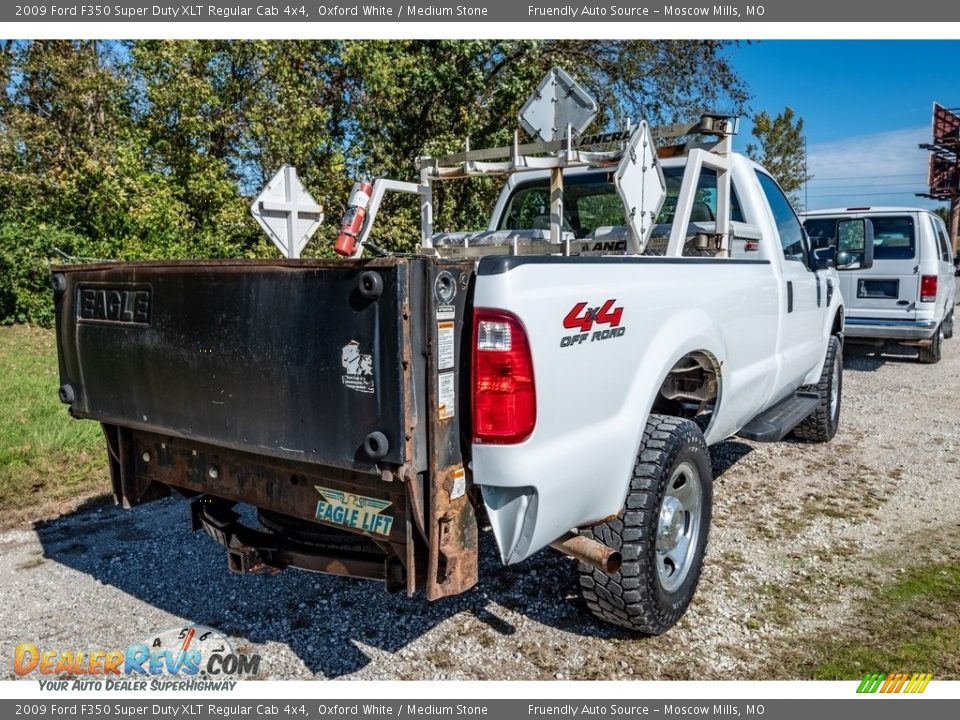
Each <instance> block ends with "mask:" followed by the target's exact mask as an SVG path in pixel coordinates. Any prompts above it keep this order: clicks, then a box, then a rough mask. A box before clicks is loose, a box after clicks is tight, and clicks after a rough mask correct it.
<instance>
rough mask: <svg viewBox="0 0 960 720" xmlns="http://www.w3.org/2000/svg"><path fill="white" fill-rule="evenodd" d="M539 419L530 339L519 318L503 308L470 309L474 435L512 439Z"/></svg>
mask: <svg viewBox="0 0 960 720" xmlns="http://www.w3.org/2000/svg"><path fill="white" fill-rule="evenodd" d="M536 422H537V395H536V386H535V384H534V380H533V360H532V359H531V357H530V343H529V342H528V341H527V334H526V332H525V331H524V329H523V324H522V323H521V322H520V320H519V319H518V318H517V317H516V316H515V315H513V314H512V313H508V312H506V311H504V310H485V309H478V310H475V311H474V315H473V439H474V442H480V443H498V444H512V443H518V442H521V441H523V440H526V439H527V438H528V437H530V434H531V433H532V432H533V426H534V425H535V424H536Z"/></svg>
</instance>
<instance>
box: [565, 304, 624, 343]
mask: <svg viewBox="0 0 960 720" xmlns="http://www.w3.org/2000/svg"><path fill="white" fill-rule="evenodd" d="M616 302H617V301H616V299H613V300H606V301H605V302H603V303H602V304H600V305H595V306H590V305H589V303H587V302H586V301H584V302H578V303H577V304H576V305H574V306H573V307H572V308H570V312H568V313H567V315H566V317H564V318H563V327H565V328H566V329H567V330H579V331H580V332H578V333H574V334H573V335H564V336H563V337H562V338H561V339H560V347H562V348H564V347H571V346H573V345H582V344H584V343H588V342H597V341H599V340H611V339H613V338H618V337H623V335H624V333H626V332H627V328H626V327H623V326H622V325H620V321H621V320H622V319H623V308H622V307H614V305H615V303H616ZM604 325H606V326H607V327H604V328H602V329H601V326H604Z"/></svg>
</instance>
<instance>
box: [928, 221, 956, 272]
mask: <svg viewBox="0 0 960 720" xmlns="http://www.w3.org/2000/svg"><path fill="white" fill-rule="evenodd" d="M931 222H932V223H933V227H934V230H936V231H937V233H936V234H937V243H938V244H939V246H940V259H941V260H943V261H944V262H953V260H952V259H951V257H950V241H949V240H947V233H946V232H945V231H944V229H943V224H942V223H940V222H937V221H936V220H933V218H931Z"/></svg>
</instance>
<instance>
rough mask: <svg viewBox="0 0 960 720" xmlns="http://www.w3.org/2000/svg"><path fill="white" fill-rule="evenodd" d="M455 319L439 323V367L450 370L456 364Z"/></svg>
mask: <svg viewBox="0 0 960 720" xmlns="http://www.w3.org/2000/svg"><path fill="white" fill-rule="evenodd" d="M454 327H455V326H454V323H453V320H442V321H440V322H438V323H437V367H438V368H439V369H440V370H450V369H451V368H452V367H453V366H454V347H453V346H454V339H453V329H454Z"/></svg>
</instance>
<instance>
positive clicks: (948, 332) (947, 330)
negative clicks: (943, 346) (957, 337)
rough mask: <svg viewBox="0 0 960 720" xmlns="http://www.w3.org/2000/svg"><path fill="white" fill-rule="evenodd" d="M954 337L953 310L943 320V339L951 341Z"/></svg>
mask: <svg viewBox="0 0 960 720" xmlns="http://www.w3.org/2000/svg"><path fill="white" fill-rule="evenodd" d="M952 337H953V310H952V309H951V310H950V313H949V314H948V315H947V316H946V317H945V318H944V319H943V339H944V340H949V339H950V338H952Z"/></svg>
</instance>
